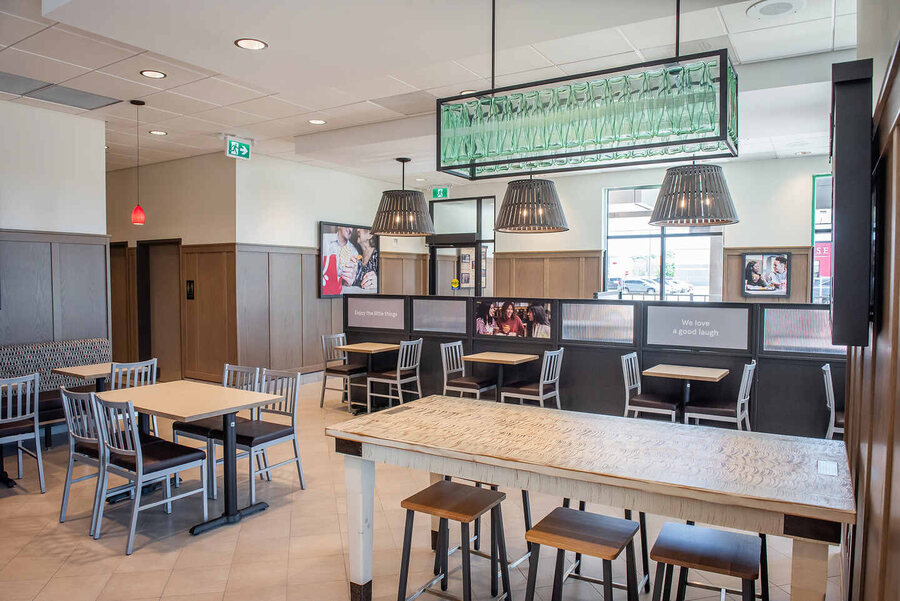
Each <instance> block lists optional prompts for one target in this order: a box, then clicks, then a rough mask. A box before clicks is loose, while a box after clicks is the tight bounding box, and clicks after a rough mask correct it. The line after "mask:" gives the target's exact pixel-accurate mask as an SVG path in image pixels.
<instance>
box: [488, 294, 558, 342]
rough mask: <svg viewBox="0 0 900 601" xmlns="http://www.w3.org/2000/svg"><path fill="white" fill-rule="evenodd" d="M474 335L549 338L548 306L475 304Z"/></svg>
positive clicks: (497, 303) (517, 302)
mask: <svg viewBox="0 0 900 601" xmlns="http://www.w3.org/2000/svg"><path fill="white" fill-rule="evenodd" d="M475 333H476V334H478V335H481V336H516V337H518V338H550V303H530V302H523V301H514V300H505V301H495V302H489V301H482V302H479V303H476V304H475Z"/></svg>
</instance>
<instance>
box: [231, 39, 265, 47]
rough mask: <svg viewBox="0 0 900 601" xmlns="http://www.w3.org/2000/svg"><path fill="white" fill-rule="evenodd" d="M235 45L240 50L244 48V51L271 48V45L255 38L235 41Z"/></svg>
mask: <svg viewBox="0 0 900 601" xmlns="http://www.w3.org/2000/svg"><path fill="white" fill-rule="evenodd" d="M234 45H235V46H237V47H238V48H243V49H244V50H265V49H266V48H268V47H269V45H268V44H266V43H265V42H263V41H262V40H256V39H253V38H241V39H239V40H235V41H234Z"/></svg>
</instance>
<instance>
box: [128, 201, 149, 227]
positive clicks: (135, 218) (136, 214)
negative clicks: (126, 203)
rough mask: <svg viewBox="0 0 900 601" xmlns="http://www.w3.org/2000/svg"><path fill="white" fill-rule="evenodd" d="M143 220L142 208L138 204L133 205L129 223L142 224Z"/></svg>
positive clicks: (144, 218)
mask: <svg viewBox="0 0 900 601" xmlns="http://www.w3.org/2000/svg"><path fill="white" fill-rule="evenodd" d="M145 220H146V215H144V209H142V208H141V205H139V204H137V205H134V210H132V211H131V223H132V224H133V225H144V221H145Z"/></svg>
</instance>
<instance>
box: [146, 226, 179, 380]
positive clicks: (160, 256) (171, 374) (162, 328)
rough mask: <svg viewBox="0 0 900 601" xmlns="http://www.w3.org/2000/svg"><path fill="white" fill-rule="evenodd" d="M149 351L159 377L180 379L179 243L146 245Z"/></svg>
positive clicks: (162, 378) (161, 378)
mask: <svg viewBox="0 0 900 601" xmlns="http://www.w3.org/2000/svg"><path fill="white" fill-rule="evenodd" d="M148 252H149V255H150V256H149V271H148V279H149V283H150V295H149V296H150V306H149V310H150V353H151V355H152V356H153V357H156V358H157V359H158V361H159V362H158V365H159V373H160V380H162V381H171V380H180V379H181V244H180V243H177V242H171V243H165V244H153V245H152V246H150V248H149V249H148Z"/></svg>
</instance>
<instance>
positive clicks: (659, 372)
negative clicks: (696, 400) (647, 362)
mask: <svg viewBox="0 0 900 601" xmlns="http://www.w3.org/2000/svg"><path fill="white" fill-rule="evenodd" d="M641 373H643V374H644V375H645V376H650V377H653V378H671V379H673V380H682V381H683V382H684V404H685V405H687V404H688V403H689V402H690V400H691V381H692V380H694V381H697V382H720V381H721V380H722V378H724V377H725V376H727V375H728V373H729V371H728V370H727V369H724V368H722V367H695V366H693V365H669V364H667V363H660V364H659V365H654V366H653V367H648V368H647V369H645V370H644V371H643V372H641Z"/></svg>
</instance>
